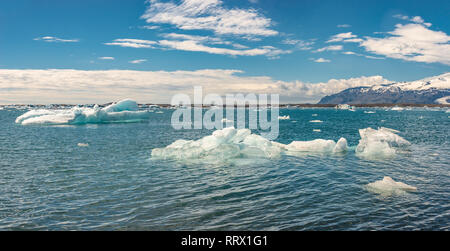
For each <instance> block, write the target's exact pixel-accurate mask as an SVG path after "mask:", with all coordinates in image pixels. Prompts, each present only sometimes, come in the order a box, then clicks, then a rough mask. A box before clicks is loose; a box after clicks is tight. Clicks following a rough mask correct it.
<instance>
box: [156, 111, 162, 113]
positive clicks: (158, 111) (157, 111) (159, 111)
mask: <svg viewBox="0 0 450 251" xmlns="http://www.w3.org/2000/svg"><path fill="white" fill-rule="evenodd" d="M155 113H164V112H163V111H157V112H155Z"/></svg>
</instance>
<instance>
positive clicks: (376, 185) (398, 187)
mask: <svg viewBox="0 0 450 251" xmlns="http://www.w3.org/2000/svg"><path fill="white" fill-rule="evenodd" d="M366 187H367V190H369V191H370V192H373V193H377V194H381V195H385V196H390V195H398V194H404V193H405V192H416V191H417V188H416V187H413V186H410V185H407V184H405V183H402V182H397V181H395V180H393V179H392V178H391V177H388V176H385V177H384V178H383V180H378V181H375V182H373V183H369V184H368V185H367V186H366Z"/></svg>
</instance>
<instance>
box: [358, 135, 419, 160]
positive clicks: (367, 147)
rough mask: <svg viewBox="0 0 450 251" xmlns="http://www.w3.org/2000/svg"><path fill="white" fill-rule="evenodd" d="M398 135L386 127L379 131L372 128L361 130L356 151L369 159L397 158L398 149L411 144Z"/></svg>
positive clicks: (360, 155)
mask: <svg viewBox="0 0 450 251" xmlns="http://www.w3.org/2000/svg"><path fill="white" fill-rule="evenodd" d="M396 133H399V131H397V130H394V129H389V128H385V127H381V128H379V129H378V130H375V129H372V128H370V127H369V128H366V129H361V130H359V135H360V136H361V139H360V140H359V144H358V146H357V147H356V149H355V152H356V155H357V156H359V157H363V158H368V159H374V158H375V159H376V158H387V157H393V156H395V154H396V152H397V151H398V149H401V148H404V147H406V146H409V145H410V144H411V143H409V142H408V141H407V140H406V139H404V138H402V137H400V136H398V135H397V134H396Z"/></svg>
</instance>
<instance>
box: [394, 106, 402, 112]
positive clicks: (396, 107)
mask: <svg viewBox="0 0 450 251" xmlns="http://www.w3.org/2000/svg"><path fill="white" fill-rule="evenodd" d="M403 110H405V109H404V108H403V107H399V106H394V107H392V108H391V111H403Z"/></svg>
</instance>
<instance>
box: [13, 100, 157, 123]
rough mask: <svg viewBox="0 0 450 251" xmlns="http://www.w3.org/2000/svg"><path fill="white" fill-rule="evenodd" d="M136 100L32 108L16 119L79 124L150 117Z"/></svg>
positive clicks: (137, 120)
mask: <svg viewBox="0 0 450 251" xmlns="http://www.w3.org/2000/svg"><path fill="white" fill-rule="evenodd" d="M138 109H139V107H138V104H137V103H136V101H133V100H130V99H125V100H122V101H119V102H117V103H113V104H111V105H109V106H107V107H104V108H100V107H98V106H95V107H93V108H87V107H73V108H72V109H57V110H52V109H38V110H31V111H28V112H27V113H25V114H23V115H21V116H19V117H18V118H17V119H16V123H17V124H21V125H64V124H70V125H77V124H99V123H127V122H140V121H143V120H146V119H148V117H149V112H148V111H139V110H138Z"/></svg>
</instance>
